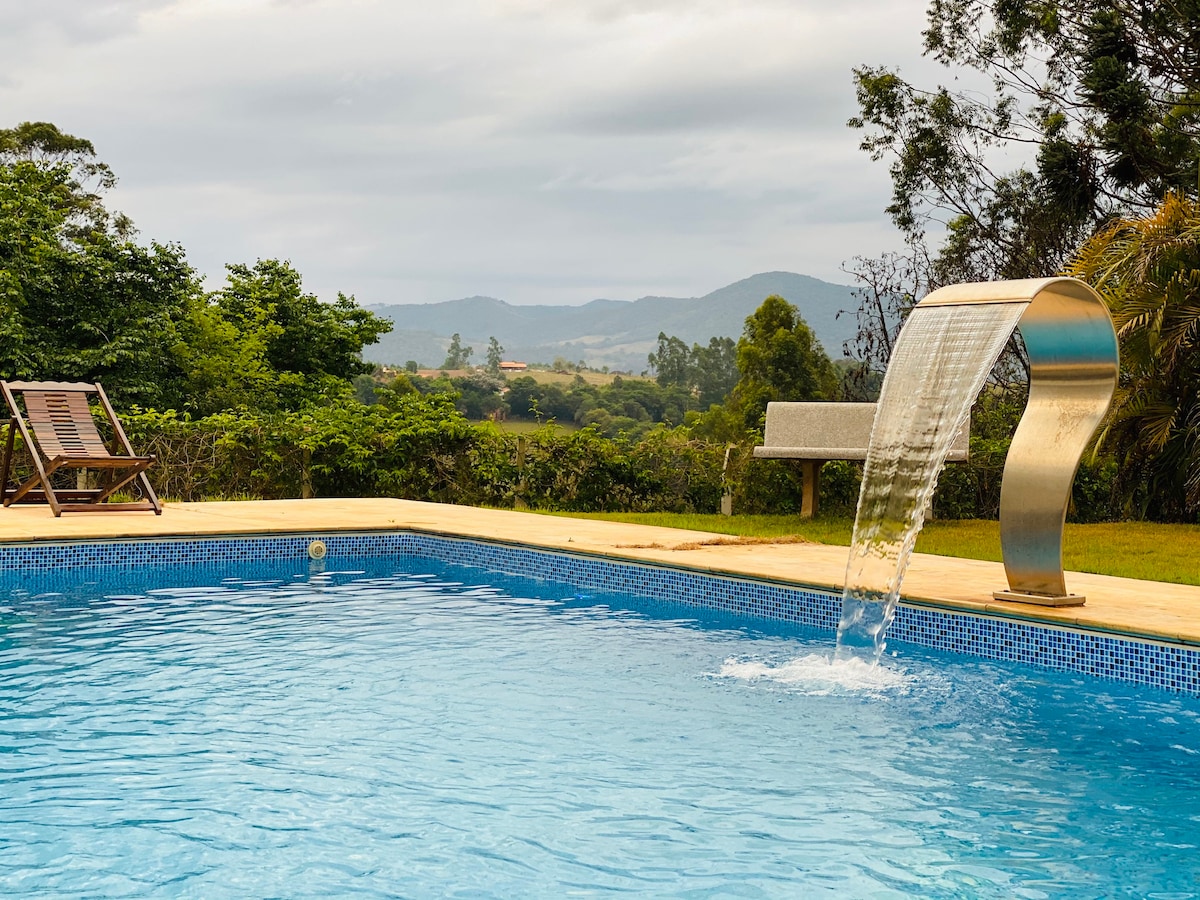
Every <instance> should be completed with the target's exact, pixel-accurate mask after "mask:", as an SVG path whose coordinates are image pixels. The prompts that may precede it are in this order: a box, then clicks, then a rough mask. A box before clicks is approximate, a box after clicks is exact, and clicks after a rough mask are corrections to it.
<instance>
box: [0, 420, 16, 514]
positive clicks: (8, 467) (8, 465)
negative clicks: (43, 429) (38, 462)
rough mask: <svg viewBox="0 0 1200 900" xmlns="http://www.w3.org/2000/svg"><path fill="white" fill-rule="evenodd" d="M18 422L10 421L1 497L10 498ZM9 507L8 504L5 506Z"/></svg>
mask: <svg viewBox="0 0 1200 900" xmlns="http://www.w3.org/2000/svg"><path fill="white" fill-rule="evenodd" d="M16 438H17V420H16V419H9V420H8V440H7V441H6V442H5V445H4V463H3V466H0V497H7V496H8V473H9V472H11V471H12V458H13V450H14V449H15V447H16ZM5 505H6V506H7V504H5Z"/></svg>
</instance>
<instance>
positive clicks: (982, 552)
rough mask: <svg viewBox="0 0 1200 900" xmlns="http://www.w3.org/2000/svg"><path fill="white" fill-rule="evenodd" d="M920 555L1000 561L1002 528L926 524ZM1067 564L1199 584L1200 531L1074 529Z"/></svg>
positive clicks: (977, 523)
mask: <svg viewBox="0 0 1200 900" xmlns="http://www.w3.org/2000/svg"><path fill="white" fill-rule="evenodd" d="M560 515H571V516H575V517H577V518H585V519H605V520H608V521H612V522H632V523H635V524H639V525H660V526H663V527H666V528H686V529H690V530H692V531H710V532H715V533H717V534H733V535H741V536H746V537H785V536H794V535H798V536H800V537H803V538H806V539H808V540H810V541H816V542H818V543H821V544H835V545H841V546H849V545H850V534H851V531H852V530H853V527H854V522H853V520H851V519H848V518H847V519H823V518H822V519H801V518H799V517H796V516H720V515H715V514H713V515H701V514H679V513H561V514H560ZM917 552H918V553H933V554H936V555H938V556H957V557H961V558H965V559H987V560H992V561H995V562H999V561H1000V558H1001V557H1000V523H999V522H994V521H983V520H966V521H960V522H955V521H942V520H935V521H932V522H927V523H926V524H925V527H924V528H923V529H922V530H921V534H920V536H919V537H918V538H917ZM1063 565H1064V567H1065V568H1067V569H1069V570H1071V571H1075V572H1094V573H1095V574H1097V575H1115V576H1119V577H1122V578H1140V579H1143V580H1146V581H1166V582H1171V583H1174V584H1193V585H1200V525H1161V524H1158V523H1153V522H1104V523H1100V524H1095V525H1076V524H1071V523H1068V524H1067V527H1066V531H1065V533H1064V536H1063Z"/></svg>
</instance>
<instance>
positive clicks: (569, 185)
mask: <svg viewBox="0 0 1200 900" xmlns="http://www.w3.org/2000/svg"><path fill="white" fill-rule="evenodd" d="M13 6H14V9H16V8H17V5H16V4H13ZM19 9H20V11H21V12H20V15H19V16H16V17H15V18H14V19H13V27H12V28H11V29H9V30H7V31H6V32H5V33H4V34H0V60H2V61H0V107H2V108H4V109H5V110H6V111H7V115H8V116H9V118H10V120H11V121H9V122H7V123H0V126H5V125H12V124H15V123H16V122H19V121H23V120H48V121H53V122H55V123H56V124H58V125H59V126H60V127H62V128H63V129H64V130H67V131H69V132H71V133H73V134H77V135H80V136H83V137H87V138H89V139H91V140H92V141H93V143H95V145H96V147H97V150H98V152H99V155H100V156H101V158H103V159H104V160H106V161H107V162H109V163H110V164H111V165H112V166H113V168H114V169H115V170H116V172H117V174H118V175H119V176H120V178H121V183H120V186H119V188H118V189H117V191H116V193H115V195H114V197H113V198H112V203H113V205H114V206H116V207H118V208H121V209H124V210H125V211H127V212H128V213H130V214H131V215H132V216H133V218H134V220H135V222H136V223H137V224H138V226H139V227H140V228H141V230H142V233H143V234H144V235H145V236H146V237H152V238H155V239H158V240H177V241H179V242H181V243H182V244H183V245H184V246H185V247H186V248H187V250H188V252H189V256H190V258H191V259H192V261H193V263H194V264H195V265H197V266H198V268H200V269H201V270H202V271H204V272H207V273H209V274H210V275H214V276H217V277H219V276H220V273H221V270H222V265H223V263H225V262H234V261H248V260H253V259H254V258H255V257H259V256H262V257H270V256H281V257H286V258H290V259H291V260H292V261H293V262H294V263H295V264H296V266H297V267H298V268H299V269H300V271H301V272H302V273H303V274H304V275H305V278H306V284H307V285H308V286H309V287H310V288H312V289H314V290H317V291H318V293H320V294H321V295H322V296H332V294H333V292H334V291H336V290H339V289H340V290H344V291H346V292H348V293H355V294H357V296H358V297H359V299H360V300H362V301H364V302H375V301H391V302H422V301H431V300H441V299H449V298H452V297H456V296H463V295H468V294H476V293H484V294H493V295H496V296H501V297H503V298H504V299H507V300H510V301H511V302H582V301H586V300H588V299H591V298H593V297H595V296H609V297H633V296H638V295H640V294H645V293H673V294H695V293H703V292H705V291H708V290H711V289H713V288H715V287H718V286H720V285H721V284H724V283H726V282H728V281H732V280H734V279H737V278H741V277H744V276H746V275H749V274H752V273H753V272H756V271H763V270H770V269H791V270H795V271H801V272H805V273H807V274H812V275H816V276H818V277H822V278H827V279H831V280H844V279H842V276H841V275H840V273H839V266H840V264H841V263H842V262H843V261H844V260H846V259H848V258H849V257H851V256H854V255H856V254H867V255H870V254H874V253H877V252H879V251H880V250H882V249H885V248H887V247H891V246H894V245H895V243H896V238H895V236H894V235H893V234H892V233H891V230H890V228H889V226H888V224H887V222H886V220H885V217H884V215H883V213H882V208H883V207H884V206H885V205H886V203H887V200H888V195H889V188H888V184H887V178H886V171H885V170H884V167H883V166H882V165H881V164H874V163H871V162H870V161H869V160H868V159H867V158H866V157H865V155H864V154H862V153H860V152H859V151H857V149H856V146H857V142H858V136H857V135H856V134H854V133H853V132H851V131H850V130H849V129H847V128H846V127H845V120H846V118H847V117H848V116H849V115H851V114H852V113H853V111H854V107H853V88H852V84H851V77H850V68H851V67H852V66H853V65H857V64H861V63H867V62H869V63H872V64H886V63H893V62H905V61H909V62H911V61H912V60H913V59H915V57H916V55H917V49H918V46H919V39H920V30H921V27H922V24H923V18H922V15H923V12H922V9H923V8H922V5H921V4H920V3H916V2H912V0H898V2H889V0H850V2H847V3H843V4H841V5H839V6H838V7H837V8H836V9H835V10H833V11H832V12H831V11H829V10H827V9H826V7H825V5H824V4H819V3H817V2H815V0H808V2H804V3H797V2H782V0H778V2H777V0H754V2H747V0H743V2H733V0H729V2H725V0H686V2H685V0H656V2H648V0H637V2H633V0H628V2H626V0H577V2H572V3H570V4H564V3H561V2H551V0H500V2H496V0H492V2H488V3H483V2H474V0H443V2H441V3H438V4H429V3H417V2H414V0H405V2H382V0H379V2H375V0H358V2H350V0H340V2H331V0H328V2H327V0H311V2H305V0H258V2H248V0H236V2H235V0H174V2H171V0H159V2H155V0H140V2H132V0H130V2H111V3H102V2H93V0H73V2H72V0H53V2H46V3H42V4H25V3H22V4H20V6H19Z"/></svg>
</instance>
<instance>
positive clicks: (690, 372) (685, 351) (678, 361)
mask: <svg viewBox="0 0 1200 900" xmlns="http://www.w3.org/2000/svg"><path fill="white" fill-rule="evenodd" d="M647 361H648V362H649V363H650V369H651V370H652V371H653V372H654V380H655V381H657V382H658V384H659V386H660V387H670V386H671V385H677V386H681V387H687V388H690V387H691V386H692V385H693V384H695V381H696V369H695V360H694V358H693V357H692V351H691V349H690V348H689V347H688V345H687V344H685V343H684V342H683V340H682V339H680V338H677V337H674V336H672V337H667V335H666V332H663V331H660V332H659V333H658V349H657V350H655V351H654V352H653V353H651V354H650V355H649V357H648V359H647Z"/></svg>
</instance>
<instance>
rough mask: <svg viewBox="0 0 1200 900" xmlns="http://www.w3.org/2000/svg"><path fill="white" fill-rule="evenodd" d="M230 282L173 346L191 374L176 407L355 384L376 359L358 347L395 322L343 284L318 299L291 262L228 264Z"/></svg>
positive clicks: (282, 404)
mask: <svg viewBox="0 0 1200 900" xmlns="http://www.w3.org/2000/svg"><path fill="white" fill-rule="evenodd" d="M225 268H226V271H227V276H226V284H225V286H224V287H223V288H221V289H220V290H218V291H215V292H214V293H212V294H210V295H209V296H208V297H207V298H205V301H204V303H202V304H199V305H197V306H196V307H195V308H194V309H193V310H192V312H191V313H190V315H189V316H188V317H187V320H186V321H185V322H184V323H183V324H182V325H181V327H180V340H179V342H178V343H177V344H176V345H175V347H174V352H175V353H176V355H177V357H178V359H179V361H180V365H181V366H182V367H183V369H184V371H185V373H186V378H187V383H186V385H185V391H184V392H183V395H182V396H181V397H179V399H178V402H179V405H180V408H185V409H187V410H189V411H191V412H195V413H198V414H201V415H207V414H209V413H212V412H216V411H218V410H222V409H234V408H239V407H245V408H247V409H262V410H274V409H299V408H300V407H301V406H303V405H304V404H306V403H323V402H326V401H328V400H331V399H333V398H339V397H341V396H343V395H345V394H346V393H347V391H349V390H350V389H351V382H352V381H353V379H354V378H355V377H357V376H359V375H365V374H368V373H370V372H371V371H372V370H373V369H374V366H373V364H371V363H367V362H363V360H362V357H361V352H362V348H363V346H364V345H365V344H368V343H374V342H375V340H377V338H378V336H379V335H380V334H382V333H384V332H386V331H389V330H391V323H390V322H388V321H387V320H385V319H380V318H378V317H377V316H375V315H374V314H373V313H370V312H368V311H366V310H364V309H361V308H360V307H359V306H358V305H357V304H356V303H355V301H354V298H353V297H347V296H345V295H343V294H338V299H337V301H336V302H335V303H322V302H321V301H320V300H318V299H317V297H316V296H315V295H313V294H306V293H304V291H303V288H302V285H301V278H300V274H299V273H298V272H297V271H296V270H295V269H293V268H292V267H291V265H290V264H288V263H286V262H280V261H278V260H259V261H258V262H257V263H255V264H254V266H253V267H251V266H246V265H241V264H232V265H227V266H226V267H225Z"/></svg>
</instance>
